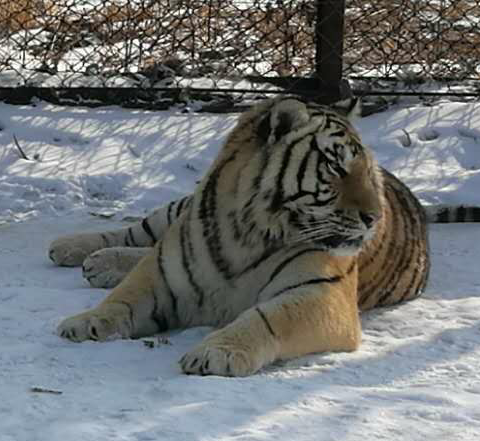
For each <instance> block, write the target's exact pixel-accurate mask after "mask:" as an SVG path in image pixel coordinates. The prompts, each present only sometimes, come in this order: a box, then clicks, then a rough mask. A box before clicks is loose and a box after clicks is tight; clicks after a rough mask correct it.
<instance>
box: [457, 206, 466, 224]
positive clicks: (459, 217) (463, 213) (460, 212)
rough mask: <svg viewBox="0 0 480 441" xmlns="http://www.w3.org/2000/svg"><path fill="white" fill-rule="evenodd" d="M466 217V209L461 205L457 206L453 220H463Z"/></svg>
mask: <svg viewBox="0 0 480 441" xmlns="http://www.w3.org/2000/svg"><path fill="white" fill-rule="evenodd" d="M466 217H467V209H466V208H465V207H464V206H463V205H461V206H460V207H458V208H457V213H456V216H455V222H465V218H466Z"/></svg>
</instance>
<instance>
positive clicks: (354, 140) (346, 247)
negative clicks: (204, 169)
mask: <svg viewBox="0 0 480 441" xmlns="http://www.w3.org/2000/svg"><path fill="white" fill-rule="evenodd" d="M262 125H263V127H262ZM259 127H260V129H261V130H263V132H264V133H265V134H266V135H268V136H264V139H265V142H266V143H267V144H268V146H269V147H268V148H269V149H271V155H272V162H274V163H275V164H276V167H275V168H273V167H272V166H270V165H269V166H268V167H267V170H266V172H265V180H266V181H267V182H271V183H273V184H274V186H273V188H270V189H269V191H270V192H271V193H272V194H273V196H272V197H271V200H270V206H269V210H270V211H271V212H272V213H276V214H277V215H278V219H282V220H283V221H282V222H283V229H284V232H285V241H286V242H287V243H289V244H295V243H301V242H310V243H311V242H313V243H315V245H316V246H318V247H319V248H321V249H324V250H325V251H328V252H330V253H332V254H336V255H351V254H356V253H357V252H358V251H359V250H360V249H361V247H362V244H363V243H364V241H365V240H368V239H371V238H372V237H373V235H374V231H375V227H376V225H377V223H378V221H379V220H380V218H381V216H382V194H383V189H382V181H381V178H380V172H379V169H378V166H377V164H376V162H375V161H374V159H373V157H372V155H371V153H370V151H369V150H368V149H367V148H366V147H365V146H364V145H363V144H362V143H361V141H360V138H359V136H358V134H357V132H356V131H355V129H354V128H353V127H352V125H351V124H350V122H349V120H348V117H345V116H342V115H341V114H340V113H339V112H338V111H335V110H333V109H332V108H329V107H325V106H320V105H316V104H305V103H303V102H301V101H298V100H293V99H288V100H283V101H279V102H278V103H277V104H276V105H274V106H273V107H272V108H271V109H270V111H269V113H268V114H267V116H266V117H265V118H264V120H262V121H261V123H260V126H259ZM274 173H275V174H276V176H273V174H274ZM270 187H272V186H271V185H270Z"/></svg>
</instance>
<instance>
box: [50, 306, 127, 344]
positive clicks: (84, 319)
mask: <svg viewBox="0 0 480 441" xmlns="http://www.w3.org/2000/svg"><path fill="white" fill-rule="evenodd" d="M57 334H58V335H59V336H60V337H64V338H68V339H69V340H72V341H74V342H82V341H85V340H96V341H103V340H107V339H109V338H129V337H130V336H131V335H132V319H131V317H130V313H129V308H128V307H127V306H126V305H122V304H115V305H108V306H106V307H102V308H97V309H92V310H91V311H87V312H84V313H82V314H78V315H74V316H73V317H69V318H67V319H65V320H64V321H63V322H61V323H60V325H59V326H58V327H57Z"/></svg>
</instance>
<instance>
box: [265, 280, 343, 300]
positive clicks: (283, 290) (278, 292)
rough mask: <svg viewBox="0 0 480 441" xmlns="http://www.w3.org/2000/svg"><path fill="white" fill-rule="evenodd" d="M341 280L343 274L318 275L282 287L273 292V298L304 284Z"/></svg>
mask: <svg viewBox="0 0 480 441" xmlns="http://www.w3.org/2000/svg"><path fill="white" fill-rule="evenodd" d="M340 280H342V276H333V277H318V278H316V279H310V280H305V281H303V282H300V283H297V284H295V285H290V286H287V287H285V288H282V289H281V290H280V291H277V292H276V293H275V294H273V295H272V296H271V298H273V297H277V296H279V295H281V294H284V293H286V292H287V291H291V290H292V289H297V288H302V287H304V286H309V285H320V284H323V283H337V282H339V281H340Z"/></svg>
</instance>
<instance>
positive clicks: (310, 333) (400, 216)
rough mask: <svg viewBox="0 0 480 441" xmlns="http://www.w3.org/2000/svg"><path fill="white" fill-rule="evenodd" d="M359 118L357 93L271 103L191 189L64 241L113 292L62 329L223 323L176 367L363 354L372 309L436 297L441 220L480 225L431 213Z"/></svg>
mask: <svg viewBox="0 0 480 441" xmlns="http://www.w3.org/2000/svg"><path fill="white" fill-rule="evenodd" d="M360 112H361V108H360V100H359V99H356V98H351V99H348V100H344V101H341V102H338V103H334V104H332V105H328V106H327V105H322V104H318V103H315V102H312V101H309V100H307V99H302V98H300V97H294V96H287V97H282V98H274V99H267V100H264V101H261V102H260V103H258V104H256V105H254V106H252V107H251V108H250V109H249V110H247V111H245V112H244V113H242V114H241V116H240V117H239V118H238V120H237V123H236V125H235V126H234V128H233V129H232V130H231V131H230V133H229V134H228V136H227V138H226V140H225V142H224V144H223V146H222V148H221V149H220V152H219V153H218V155H217V157H216V159H215V160H214V161H213V163H212V165H211V166H210V168H209V169H208V171H207V172H206V174H205V175H204V177H203V178H202V179H201V180H200V181H199V183H198V184H197V186H196V188H195V189H194V192H193V193H192V194H191V195H187V196H185V197H183V198H181V199H179V200H176V201H172V202H170V203H168V204H167V205H166V206H163V207H161V208H159V209H157V210H155V211H154V212H153V213H152V214H151V215H150V216H147V217H146V218H144V219H143V220H141V221H140V222H138V223H137V224H134V225H132V226H129V227H127V228H123V229H120V230H114V231H107V232H101V233H85V234H76V235H70V236H65V237H61V238H58V239H56V240H55V241H53V242H52V244H51V245H50V248H49V251H48V254H49V257H50V259H51V260H52V261H53V262H54V263H55V264H56V265H60V266H80V265H82V266H83V273H84V276H85V277H86V278H87V279H88V280H89V282H90V283H91V285H92V286H95V287H111V288H113V290H112V291H111V293H110V294H109V295H108V296H107V297H106V298H105V299H104V300H103V301H102V302H101V303H100V304H99V305H98V306H96V307H95V308H93V309H90V310H88V311H85V312H83V313H80V314H78V315H74V316H72V317H69V318H66V319H64V320H63V321H61V323H60V324H59V325H58V328H57V333H58V334H59V335H60V336H61V337H64V338H67V339H69V340H71V341H74V342H82V341H85V340H95V341H105V340H110V339H113V338H132V339H137V338H142V337H146V336H151V335H153V334H155V333H161V332H165V331H167V330H171V329H186V328H190V327H195V326H210V327H213V328H215V330H213V331H212V332H211V333H210V334H208V335H207V336H206V337H205V338H204V340H203V341H201V342H200V343H198V344H197V345H196V346H195V347H193V348H192V349H191V350H190V351H189V352H187V353H186V354H185V355H184V356H183V357H182V358H181V360H180V361H179V363H180V368H181V370H182V371H183V372H184V373H186V374H197V375H221V376H233V377H236V376H248V375H252V374H255V373H256V372H258V371H259V370H260V369H262V368H264V367H266V366H268V365H270V364H271V363H273V362H275V361H277V360H287V359H291V358H295V357H299V356H303V355H307V354H312V353H325V352H349V351H354V350H356V349H357V348H358V347H359V345H360V342H361V322H360V312H362V311H366V310H370V309H372V308H375V307H381V306H389V305H394V304H397V303H400V302H404V301H408V300H412V299H415V298H417V297H418V296H420V295H421V294H422V293H423V291H424V289H425V286H426V284H427V280H428V275H429V270H430V255H429V243H428V231H427V224H428V222H435V221H440V222H442V221H455V220H462V221H470V220H472V221H479V220H480V210H479V209H478V208H477V207H460V208H458V209H456V210H455V211H453V210H449V209H448V207H446V208H445V207H444V208H441V209H439V210H436V211H430V212H428V211H426V210H425V208H424V207H422V205H421V204H420V203H419V201H418V200H417V198H416V197H415V196H414V195H413V193H412V192H411V191H410V190H409V189H408V188H407V186H406V185H404V184H403V183H402V182H401V181H400V180H398V179H397V178H396V177H395V176H394V175H393V174H391V173H390V172H388V171H387V170H386V169H384V168H382V167H381V166H380V165H379V164H378V163H377V161H376V160H375V158H374V156H373V154H372V152H371V150H370V149H369V148H368V146H366V145H365V144H364V143H363V142H362V140H361V138H360V135H359V133H358V131H357V130H356V129H355V127H354V124H353V121H354V120H355V119H356V118H357V117H358V116H359V115H360Z"/></svg>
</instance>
